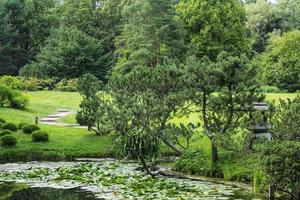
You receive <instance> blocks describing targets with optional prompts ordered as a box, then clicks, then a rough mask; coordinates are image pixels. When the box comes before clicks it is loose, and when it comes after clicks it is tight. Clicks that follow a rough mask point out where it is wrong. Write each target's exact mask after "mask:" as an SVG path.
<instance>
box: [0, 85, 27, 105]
mask: <svg viewBox="0 0 300 200" xmlns="http://www.w3.org/2000/svg"><path fill="white" fill-rule="evenodd" d="M28 102H29V99H28V98H27V97H26V96H25V95H24V94H23V93H21V92H20V91H18V90H14V89H12V88H10V87H8V86H6V85H2V84H0V107H5V106H6V107H11V108H16V109H25V108H26V106H27V104H28Z"/></svg>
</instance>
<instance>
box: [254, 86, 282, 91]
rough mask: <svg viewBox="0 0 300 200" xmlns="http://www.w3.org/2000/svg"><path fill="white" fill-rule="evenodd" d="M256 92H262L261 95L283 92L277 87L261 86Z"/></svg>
mask: <svg viewBox="0 0 300 200" xmlns="http://www.w3.org/2000/svg"><path fill="white" fill-rule="evenodd" d="M258 91H259V92H262V93H280V92H283V91H282V90H280V89H279V88H278V87H276V86H269V85H266V86H262V87H261V88H260V89H259V90H258Z"/></svg>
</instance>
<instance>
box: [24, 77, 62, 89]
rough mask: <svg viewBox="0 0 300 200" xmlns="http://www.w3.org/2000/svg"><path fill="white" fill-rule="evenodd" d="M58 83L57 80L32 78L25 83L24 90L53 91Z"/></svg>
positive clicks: (25, 80)
mask: <svg viewBox="0 0 300 200" xmlns="http://www.w3.org/2000/svg"><path fill="white" fill-rule="evenodd" d="M56 83H57V80H56V79H55V78H48V79H38V78H35V77H30V78H26V79H24V81H23V84H24V89H25V90H27V91H39V90H53V89H54V88H55V84H56Z"/></svg>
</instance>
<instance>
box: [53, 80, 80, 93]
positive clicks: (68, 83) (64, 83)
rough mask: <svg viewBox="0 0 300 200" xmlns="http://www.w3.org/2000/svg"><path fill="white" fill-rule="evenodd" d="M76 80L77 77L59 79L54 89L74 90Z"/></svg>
mask: <svg viewBox="0 0 300 200" xmlns="http://www.w3.org/2000/svg"><path fill="white" fill-rule="evenodd" d="M77 81H78V80H77V79H69V80H66V79H64V80H61V81H60V82H58V83H57V84H56V85H55V90H57V91H62V92H76V91H77Z"/></svg>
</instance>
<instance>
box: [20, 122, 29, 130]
mask: <svg viewBox="0 0 300 200" xmlns="http://www.w3.org/2000/svg"><path fill="white" fill-rule="evenodd" d="M27 124H28V123H25V122H21V123H19V129H22V128H23V127H24V126H25V125H27Z"/></svg>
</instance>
